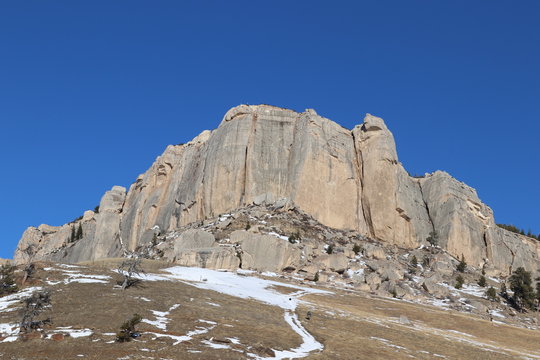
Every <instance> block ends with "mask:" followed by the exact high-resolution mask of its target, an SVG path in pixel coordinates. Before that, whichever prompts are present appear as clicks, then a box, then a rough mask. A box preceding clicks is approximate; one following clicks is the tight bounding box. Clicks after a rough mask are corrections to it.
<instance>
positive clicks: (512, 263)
mask: <svg viewBox="0 0 540 360" xmlns="http://www.w3.org/2000/svg"><path fill="white" fill-rule="evenodd" d="M501 243H502V244H503V245H504V246H505V247H506V248H507V249H508V251H510V254H511V255H512V261H511V262H510V266H509V267H508V275H510V274H512V270H513V267H514V261H515V260H516V254H515V253H514V251H512V249H510V246H508V245H507V244H506V242H505V241H504V239H502V241H501Z"/></svg>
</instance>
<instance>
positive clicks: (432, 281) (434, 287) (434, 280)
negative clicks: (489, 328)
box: [422, 276, 450, 298]
mask: <svg viewBox="0 0 540 360" xmlns="http://www.w3.org/2000/svg"><path fill="white" fill-rule="evenodd" d="M439 281H440V279H439V278H438V277H437V276H433V277H431V278H427V279H425V280H424V282H423V283H422V287H423V288H424V290H426V291H427V292H428V293H430V294H431V295H433V296H435V297H438V298H443V297H446V296H448V295H449V294H450V290H449V289H448V287H446V286H444V285H441V284H440V283H439Z"/></svg>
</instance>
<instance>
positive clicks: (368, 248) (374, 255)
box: [362, 243, 386, 259]
mask: <svg viewBox="0 0 540 360" xmlns="http://www.w3.org/2000/svg"><path fill="white" fill-rule="evenodd" d="M362 252H363V254H364V256H365V257H367V258H370V259H386V254H385V252H384V249H383V248H382V247H380V246H377V245H375V244H369V243H368V244H365V245H364V247H363V249H362Z"/></svg>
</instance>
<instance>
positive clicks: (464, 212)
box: [15, 105, 540, 275]
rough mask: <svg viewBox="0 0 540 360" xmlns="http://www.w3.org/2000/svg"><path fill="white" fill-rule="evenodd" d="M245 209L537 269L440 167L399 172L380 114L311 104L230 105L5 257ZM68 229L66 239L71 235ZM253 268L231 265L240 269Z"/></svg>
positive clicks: (84, 245) (111, 252)
mask: <svg viewBox="0 0 540 360" xmlns="http://www.w3.org/2000/svg"><path fill="white" fill-rule="evenodd" d="M250 205H274V206H278V207H281V208H287V209H299V210H301V211H303V212H304V213H306V214H309V216H311V217H313V219H315V220H316V221H318V222H320V223H321V224H323V225H325V226H327V227H330V228H335V229H340V230H350V231H354V232H356V233H358V234H359V235H361V236H365V237H366V238H369V239H372V240H376V241H379V242H381V243H384V244H391V245H395V246H398V247H401V248H408V249H413V248H418V247H420V246H422V245H427V240H426V239H427V238H428V237H429V236H430V234H433V233H436V235H437V236H438V240H439V241H438V243H439V246H440V247H441V248H442V249H444V250H446V251H447V253H448V254H450V255H452V256H454V257H456V258H458V257H461V256H464V258H465V260H466V261H467V263H468V264H470V265H472V266H475V267H478V268H483V269H484V270H485V272H487V273H488V274H491V275H508V274H510V273H511V272H512V271H513V269H516V268H517V267H524V268H525V269H527V270H529V271H536V270H537V269H538V268H539V264H540V262H539V256H540V246H539V242H538V241H537V240H535V239H532V238H529V237H526V236H523V235H520V234H516V233H513V232H509V231H507V230H504V229H502V228H500V227H498V226H497V225H496V224H495V221H494V216H493V212H492V210H491V209H490V208H489V207H488V206H486V205H485V204H483V203H482V202H481V201H480V199H479V198H478V196H477V194H476V191H475V190H474V189H473V188H471V187H469V186H467V185H466V184H464V183H462V182H460V181H458V180H456V179H454V178H453V177H451V176H450V175H449V174H447V173H445V172H443V171H436V172H434V173H432V174H426V175H425V176H423V177H412V176H410V175H409V174H408V172H407V171H406V170H405V169H404V167H403V166H402V164H401V163H400V162H399V160H398V156H397V151H396V146H395V142H394V137H393V135H392V133H391V132H390V131H389V130H388V128H387V127H386V125H385V123H384V121H383V120H382V119H381V118H378V117H376V116H373V115H370V114H367V115H366V116H365V118H364V122H363V123H362V124H359V125H357V126H355V127H354V129H352V130H348V129H345V128H343V127H342V126H340V125H338V124H337V123H335V122H333V121H331V120H329V119H326V118H324V117H322V116H319V115H318V114H317V113H316V112H315V111H314V110H312V109H308V110H306V111H305V112H302V113H298V112H295V111H292V110H288V109H283V108H279V107H275V106H269V105H256V106H254V105H240V106H237V107H234V108H232V109H231V110H229V111H228V112H227V113H226V114H225V116H224V118H223V120H222V121H221V124H220V125H219V126H218V128H217V129H215V130H213V131H208V130H205V131H203V132H202V133H201V134H200V135H199V136H197V137H196V138H195V139H193V140H192V141H190V142H189V143H187V144H180V145H170V146H168V147H167V148H166V150H165V152H164V153H163V154H162V155H161V156H159V157H158V158H157V159H156V161H155V162H154V164H153V165H152V166H151V167H150V169H148V171H146V173H144V174H141V175H140V176H139V177H138V178H137V179H136V181H135V182H134V183H133V184H132V185H131V186H130V188H129V190H128V191H126V189H125V188H123V187H120V186H114V187H113V188H112V189H111V190H110V191H108V192H106V193H105V195H104V196H103V198H102V199H101V203H100V205H99V208H96V209H95V211H91V210H89V211H86V212H85V213H84V215H83V216H81V217H80V218H78V219H77V220H75V221H73V222H71V223H68V224H65V225H63V226H59V227H56V226H48V225H40V226H38V227H37V228H36V227H29V228H28V229H27V230H26V231H25V232H24V234H23V236H22V238H21V240H20V242H19V245H18V248H17V250H16V253H15V261H16V262H19V263H20V262H21V261H23V260H24V257H25V256H24V255H25V254H24V251H23V250H25V249H28V247H29V246H30V245H33V249H34V250H35V252H36V255H35V258H36V259H40V260H52V261H62V262H71V263H76V262H81V261H87V260H96V259H100V258H110V257H118V256H122V255H123V254H125V253H126V252H129V251H135V250H136V249H138V248H140V247H141V246H146V245H148V244H151V243H152V242H153V241H154V242H155V237H156V236H165V235H167V234H170V233H172V232H174V231H177V230H178V229H181V228H182V227H184V226H186V225H189V224H200V223H203V222H204V221H205V220H207V219H211V218H215V217H218V216H220V215H222V214H226V213H230V212H231V211H233V210H236V209H241V208H245V207H247V206H250ZM79 227H80V228H81V230H80V232H81V233H80V234H79V236H77V237H76V241H75V239H74V238H73V236H72V235H73V234H72V233H73V232H74V230H75V231H77V232H78V231H79V230H78V229H79ZM181 237H182V238H189V242H190V244H192V245H191V246H192V248H193V249H204V254H205V255H204V256H206V257H208V258H211V259H221V260H219V261H218V260H216V261H217V262H211V263H212V264H214V265H215V266H217V267H221V266H225V267H227V268H228V267H235V266H239V265H240V264H239V262H238V261H235V260H234V256H235V252H234V251H232V250H230V249H229V250H227V249H225V248H223V249H222V248H219V249H218V248H213V247H212V246H211V245H212V244H211V243H212V242H211V241H210V239H209V237H208V236H200V235H196V234H195V235H194V234H193V233H187V234H183V235H181ZM268 241H269V238H268V236H266V237H265V236H264V235H261V234H252V235H250V236H246V240H245V242H244V244H243V246H244V247H246V249H249V250H250V251H253V252H258V251H265V250H264V249H265V248H266V247H268V246H270V245H268V244H269V243H268ZM296 248H297V246H295V245H294V244H290V245H286V246H285V245H284V247H283V248H282V249H281V251H282V252H283V253H284V254H287V255H284V256H285V257H287V256H288V257H294V256H295V255H294V254H295V251H296V250H297V249H296ZM201 251H202V250H201ZM201 254H202V253H201ZM176 255H178V254H176ZM171 256H172V255H171ZM189 256H192V257H195V258H196V257H197V256H201V255H200V254H199V255H189ZM189 256H188V255H186V254H182V255H181V256H180V258H178V259H184V260H185V259H187V257H189ZM169 260H176V257H172V258H170V259H169ZM184 260H182V261H184ZM186 261H187V260H186ZM280 261H281V260H280ZM285 263H287V262H280V263H277V264H273V267H276V266H277V267H278V268H277V269H276V270H283V269H279V266H281V265H283V264H285ZM278 265H279V266H278ZM260 266H261V265H260V264H258V263H257V262H256V261H255V260H249V261H248V260H245V261H243V262H242V267H247V268H258V267H260Z"/></svg>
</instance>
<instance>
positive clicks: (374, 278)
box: [366, 273, 382, 286]
mask: <svg viewBox="0 0 540 360" xmlns="http://www.w3.org/2000/svg"><path fill="white" fill-rule="evenodd" d="M381 282H382V280H381V278H380V277H379V275H377V274H376V273H370V274H368V275H366V284H368V285H370V286H373V285H379V284H380V283H381Z"/></svg>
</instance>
